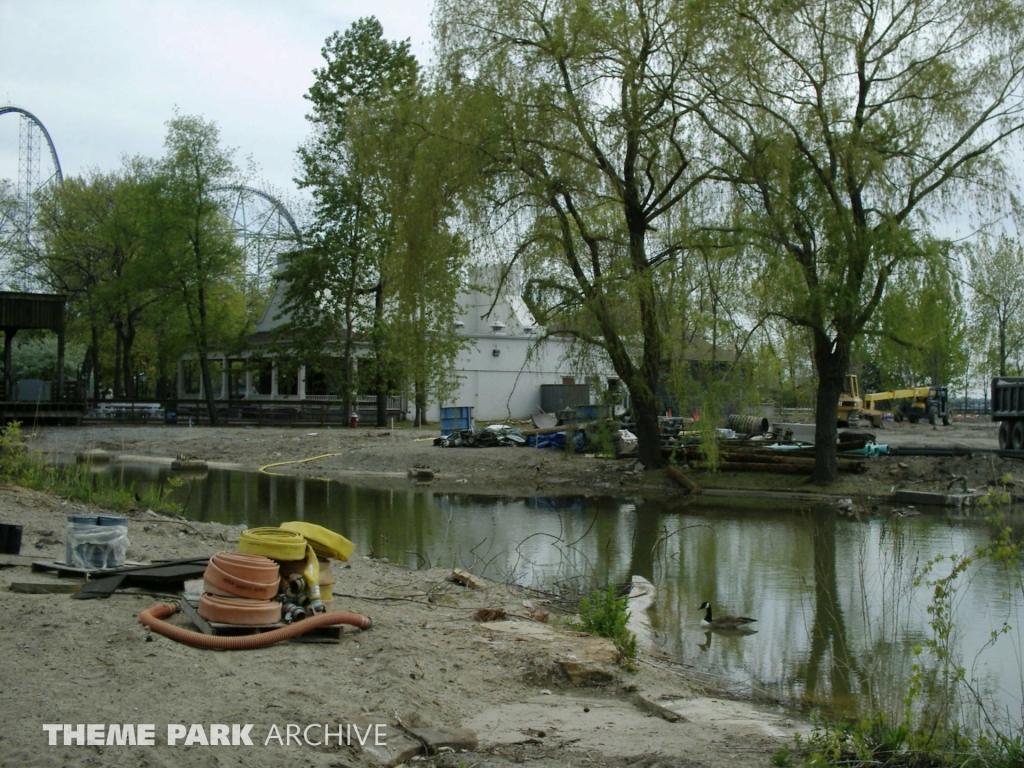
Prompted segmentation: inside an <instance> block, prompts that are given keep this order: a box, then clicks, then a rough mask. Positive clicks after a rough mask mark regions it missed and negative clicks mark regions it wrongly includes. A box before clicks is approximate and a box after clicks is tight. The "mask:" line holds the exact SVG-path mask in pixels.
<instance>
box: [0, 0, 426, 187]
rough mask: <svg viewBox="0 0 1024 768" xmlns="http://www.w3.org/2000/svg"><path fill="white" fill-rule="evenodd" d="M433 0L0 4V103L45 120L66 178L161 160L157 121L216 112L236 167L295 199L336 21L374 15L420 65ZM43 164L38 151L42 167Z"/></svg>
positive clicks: (38, 0)
mask: <svg viewBox="0 0 1024 768" xmlns="http://www.w3.org/2000/svg"><path fill="white" fill-rule="evenodd" d="M432 7H433V2H432V1H431V0H382V1H381V2H378V3H376V4H373V3H369V4H368V3H365V2H356V1H355V0H291V1H286V0H149V1H145V0H0V105H7V104H11V105H14V106H17V107H21V108H23V109H26V110H28V111H29V112H32V113H33V114H34V115H35V116H36V117H38V118H39V120H40V121H41V122H42V123H43V125H45V126H46V129H47V130H48V131H49V133H50V136H51V137H52V139H53V143H54V145H55V146H56V149H57V155H58V157H59V158H60V163H61V166H62V168H63V171H64V174H65V176H67V175H73V174H80V173H82V172H83V171H85V170H86V169H89V168H93V167H96V168H99V169H101V170H104V171H110V170H114V169H115V168H117V167H118V166H119V165H120V158H121V156H122V155H123V154H125V153H127V154H128V155H136V154H141V155H145V156H149V157H159V156H160V155H162V154H163V140H164V135H165V132H166V126H165V123H166V122H167V120H168V119H170V118H171V116H172V114H173V110H174V108H175V106H177V107H178V108H179V110H180V111H181V113H182V114H195V115H202V116H203V117H205V118H206V119H208V120H213V121H215V122H216V123H217V124H218V125H219V126H220V129H221V138H222V141H223V143H224V144H225V145H226V146H228V147H233V148H236V149H237V155H236V159H237V160H238V161H239V163H240V164H243V163H244V161H245V157H246V156H248V155H251V156H252V158H253V159H254V160H255V162H256V163H257V164H258V165H259V167H260V170H261V176H262V178H263V179H265V180H266V181H267V182H269V184H270V185H271V186H272V187H273V188H274V189H276V191H277V192H278V193H279V194H282V195H283V196H284V197H285V198H294V197H295V196H296V192H295V185H294V183H293V182H292V177H293V176H294V175H295V149H296V147H297V146H298V145H299V144H300V143H301V142H302V141H303V140H304V139H305V137H306V136H307V133H308V131H307V125H306V120H305V114H306V112H307V106H308V102H306V101H305V100H304V99H303V94H304V93H305V92H306V91H307V90H308V89H309V86H310V85H311V83H312V81H313V75H312V70H313V69H314V68H315V67H319V66H321V65H322V64H323V59H322V57H321V56H320V49H321V47H322V46H323V43H324V40H325V39H326V38H327V36H328V35H330V34H331V33H332V32H334V31H335V30H344V29H346V28H348V26H349V25H350V24H351V23H352V22H353V21H355V20H356V19H357V18H359V17H360V16H366V15H371V14H372V15H375V16H376V17H377V18H378V19H379V20H380V22H381V24H382V25H383V27H384V34H385V36H386V37H388V38H389V39H393V40H404V39H406V38H409V39H410V43H411V48H412V51H413V53H415V54H416V56H417V57H419V59H420V61H421V62H423V63H425V62H426V61H427V59H428V57H429V52H430V46H431V43H430V11H431V8H432ZM18 124H19V118H18V117H17V116H16V115H14V114H6V115H3V116H2V117H0V179H2V178H7V179H10V180H11V181H12V182H14V181H15V180H16V179H17V174H18V127H19V126H18ZM48 168H49V159H48V157H47V156H46V155H45V154H44V165H43V169H44V175H45V174H46V173H47V172H48Z"/></svg>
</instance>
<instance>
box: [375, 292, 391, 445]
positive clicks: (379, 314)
mask: <svg viewBox="0 0 1024 768" xmlns="http://www.w3.org/2000/svg"><path fill="white" fill-rule="evenodd" d="M375 294H376V296H375V298H374V308H373V346H374V350H373V353H374V357H375V358H376V365H375V366H374V368H375V369H376V370H375V371H374V389H375V390H376V392H375V393H374V394H376V396H377V426H378V427H386V426H387V425H388V377H387V370H386V369H387V367H386V366H385V365H384V343H383V342H384V340H383V338H382V336H383V334H384V286H383V285H382V284H381V283H378V284H377V289H376V291H375Z"/></svg>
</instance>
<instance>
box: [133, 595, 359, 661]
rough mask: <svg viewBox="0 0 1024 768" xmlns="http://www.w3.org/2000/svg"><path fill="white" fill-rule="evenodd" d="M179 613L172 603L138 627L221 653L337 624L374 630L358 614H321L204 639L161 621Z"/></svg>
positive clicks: (150, 611) (147, 614)
mask: <svg viewBox="0 0 1024 768" xmlns="http://www.w3.org/2000/svg"><path fill="white" fill-rule="evenodd" d="M177 611H178V606H177V604H175V603H161V604H160V605H154V606H153V607H152V608H147V609H146V610H144V611H142V612H141V613H139V624H141V625H142V626H144V627H149V628H150V629H151V630H153V631H154V632H157V633H159V634H161V635H163V636H164V637H169V638H170V639H171V640H174V641H176V642H179V643H184V644H185V645H191V646H193V647H194V648H212V649H215V650H222V651H247V650H250V649H252V648H266V647H267V646H268V645H273V644H274V643H279V642H281V641H282V640H290V639H291V638H293V637H298V636H299V635H303V634H305V633H306V632H309V631H310V630H313V629H318V628H320V627H329V626H334V625H336V624H349V625H351V626H353V627H359V629H369V628H370V627H372V626H373V620H372V619H370V618H369V617H368V616H361V615H359V614H358V613H349V612H348V611H329V612H328V613H320V614H317V615H316V616H312V617H311V618H308V619H303V620H302V621H297V622H295V623H294V624H289V625H287V626H284V627H280V628H279V629H272V630H270V631H269V632H261V633H259V634H256V635H237V636H224V635H204V634H203V633H201V632H193V631H192V630H190V629H184V628H182V627H176V626H174V625H173V624H168V623H167V622H166V621H163V619H165V618H167V617H168V616H171V615H173V614H175V613H177Z"/></svg>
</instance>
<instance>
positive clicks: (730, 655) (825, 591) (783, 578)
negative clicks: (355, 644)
mask: <svg viewBox="0 0 1024 768" xmlns="http://www.w3.org/2000/svg"><path fill="white" fill-rule="evenodd" d="M118 471H119V472H120V471H122V470H118ZM126 479H133V480H134V481H135V482H137V483H151V484H162V485H163V486H164V487H167V485H166V483H167V473H166V472H163V471H161V470H158V469H156V468H152V467H150V468H139V469H138V470H132V471H131V472H127V471H126ZM173 493H174V494H175V496H176V497H177V498H178V499H179V500H180V501H181V502H182V503H183V504H185V506H186V514H188V515H189V516H190V517H192V518H195V519H198V520H205V521H217V522H222V523H228V524H235V525H245V526H248V527H258V526H265V525H275V524H277V523H279V522H281V521H284V520H307V521H310V522H315V523H319V524H320V525H324V526H327V527H328V528H332V529H334V530H338V531H340V532H342V533H344V534H345V535H346V536H348V537H349V538H351V539H352V540H353V541H354V542H355V544H356V547H357V552H358V553H360V554H370V555H374V556H377V557H387V558H388V559H390V560H391V561H393V562H398V563H401V564H403V565H406V566H408V567H411V568H418V567H424V566H426V565H440V566H445V567H452V566H457V567H462V568H471V569H472V570H473V571H474V572H476V573H478V574H480V575H483V576H487V577H489V578H492V579H498V580H514V581H516V582H518V583H521V584H524V585H527V586H533V587H537V588H542V589H546V590H559V589H576V588H577V587H579V586H581V585H584V584H593V583H605V582H609V581H611V582H616V583H623V582H626V581H628V579H629V577H630V576H631V575H634V574H636V575H640V576H644V577H645V578H648V579H650V580H651V581H652V582H654V583H655V584H656V585H657V587H658V600H657V602H656V605H655V608H654V609H653V610H652V625H653V627H654V629H655V631H656V636H657V641H658V643H659V645H660V648H661V652H662V653H665V654H668V655H670V656H672V657H674V658H676V659H678V660H680V661H682V662H683V663H685V664H687V665H689V666H690V667H691V668H693V669H694V670H697V671H703V672H707V673H709V674H714V675H716V676H725V677H727V678H729V679H731V680H733V681H735V683H736V684H737V685H742V686H748V687H750V688H757V689H765V690H767V691H769V692H771V693H773V694H776V695H780V696H782V697H784V698H787V699H790V700H796V701H805V702H811V703H814V704H816V705H819V706H823V707H828V708H832V709H835V710H841V711H846V712H851V713H852V712H857V711H866V710H867V709H868V708H876V707H882V708H886V709H888V710H889V711H896V710H897V709H898V708H899V707H900V706H901V701H902V698H903V696H904V693H905V681H906V680H907V678H908V677H909V675H910V673H911V666H912V664H913V663H914V661H915V659H917V660H920V659H921V658H922V657H918V656H915V654H914V646H915V645H919V644H921V643H922V642H923V641H924V640H925V639H927V638H928V637H930V628H929V625H928V619H929V616H928V614H927V612H926V606H927V605H928V602H929V600H930V597H931V591H930V588H929V586H928V585H927V583H918V581H917V578H916V577H917V576H919V575H920V573H921V569H922V567H923V565H924V564H925V562H927V561H928V560H930V559H931V558H933V557H935V556H936V555H940V554H941V555H949V554H951V553H954V552H967V551H969V550H970V549H972V548H973V547H974V546H975V545H977V544H979V543H982V542H984V541H985V540H986V538H987V536H988V535H989V534H988V530H987V528H986V527H985V525H984V524H982V523H978V522H972V521H964V520H956V521H953V520H945V519H943V518H941V517H927V516H923V517H918V518H908V519H882V518H877V519H871V520H868V521H864V522H856V521H852V520H849V519H845V518H840V517H838V516H837V515H836V514H835V513H834V512H832V511H830V510H820V509H792V508H771V507H766V506H764V505H763V504H762V505H761V506H760V507H759V508H756V509H738V508H733V507H715V508H710V507H692V506H686V505H681V504H679V503H678V502H675V501H666V502H659V501H643V502H638V503H635V504H634V503H629V502H624V501H622V500H619V499H611V498H587V499H582V498H565V499H561V498H559V499H536V498H535V499H495V498H490V497H473V496H458V495H435V494H432V493H430V492H429V490H424V489H423V488H422V487H415V486H410V487H409V488H408V489H403V490H391V491H374V490H367V489H360V488H355V487H352V486H347V485H342V484H340V483H335V482H325V481H320V480H315V481H314V480H303V479H301V478H290V477H284V476H270V475H259V474H253V473H240V472H220V471H213V470H211V471H210V472H209V475H208V476H207V477H205V478H193V479H190V480H185V482H184V483H183V484H182V485H181V487H179V488H177V489H174V490H173ZM940 575H941V572H940ZM1008 586H1009V580H1008V574H1007V573H1005V572H1001V571H999V570H998V569H997V568H980V569H976V570H975V571H972V573H971V574H970V578H969V580H967V581H965V583H964V584H963V585H962V586H961V588H960V589H961V591H960V593H959V594H958V598H957V599H958V603H959V604H960V605H962V606H964V608H965V609H966V607H967V606H969V607H970V613H969V614H968V613H967V612H966V610H965V611H964V612H962V614H961V616H962V620H961V621H960V622H959V624H958V627H959V630H960V632H959V636H958V637H957V638H956V641H957V643H958V647H959V648H960V650H961V651H962V655H963V658H964V659H966V660H967V662H968V667H969V669H968V672H969V675H970V676H971V677H972V678H973V679H974V681H975V685H976V687H977V688H978V690H979V691H980V692H982V693H983V694H985V695H991V696H993V697H994V698H995V699H996V700H997V701H998V702H999V703H1000V706H1002V707H1003V709H1004V711H1005V710H1007V709H1008V710H1009V711H1011V712H1019V711H1020V708H1021V705H1020V699H1021V698H1022V693H1021V691H1020V684H1019V680H1020V677H1021V672H1020V670H1021V661H1020V659H1021V654H1020V645H1019V640H1015V639H1014V638H1013V637H1011V638H1008V639H1007V640H1006V641H1005V642H1004V641H1002V640H1001V641H999V642H997V643H996V644H995V646H994V647H992V648H989V649H987V650H985V651H984V653H980V652H981V651H982V649H983V648H984V647H985V645H986V644H987V643H988V641H989V639H990V633H991V632H992V631H994V630H998V629H999V628H1000V627H1002V625H1003V622H1004V621H1006V620H1009V621H1010V622H1011V624H1012V625H1013V626H1015V627H1016V626H1019V618H1020V617H1019V613H1020V611H1021V608H1022V607H1024V606H1022V605H1021V597H1020V595H1019V593H1017V594H1013V593H1011V592H1010V591H1009V590H1008ZM705 600H709V601H711V602H712V604H713V605H715V607H716V608H717V609H719V610H720V611H722V612H723V613H733V614H738V615H746V616H752V617H754V618H756V619H758V623H757V624H756V625H755V627H756V629H757V632H756V634H749V635H738V634H724V633H717V632H716V633H712V632H708V631H706V630H705V629H704V628H703V627H701V626H700V619H701V617H702V612H701V611H699V610H698V609H697V606H698V605H700V604H701V603H702V602H703V601H705ZM1014 643H1017V645H1014ZM979 653H980V655H979ZM1008 683H1012V685H1011V684H1008Z"/></svg>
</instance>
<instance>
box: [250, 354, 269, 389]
mask: <svg viewBox="0 0 1024 768" xmlns="http://www.w3.org/2000/svg"><path fill="white" fill-rule="evenodd" d="M252 378H253V385H254V389H255V390H256V391H255V392H253V394H254V395H269V394H270V393H271V392H273V391H274V364H273V363H272V362H271V361H270V360H258V361H257V363H256V367H255V370H254V371H253V377H252Z"/></svg>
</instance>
